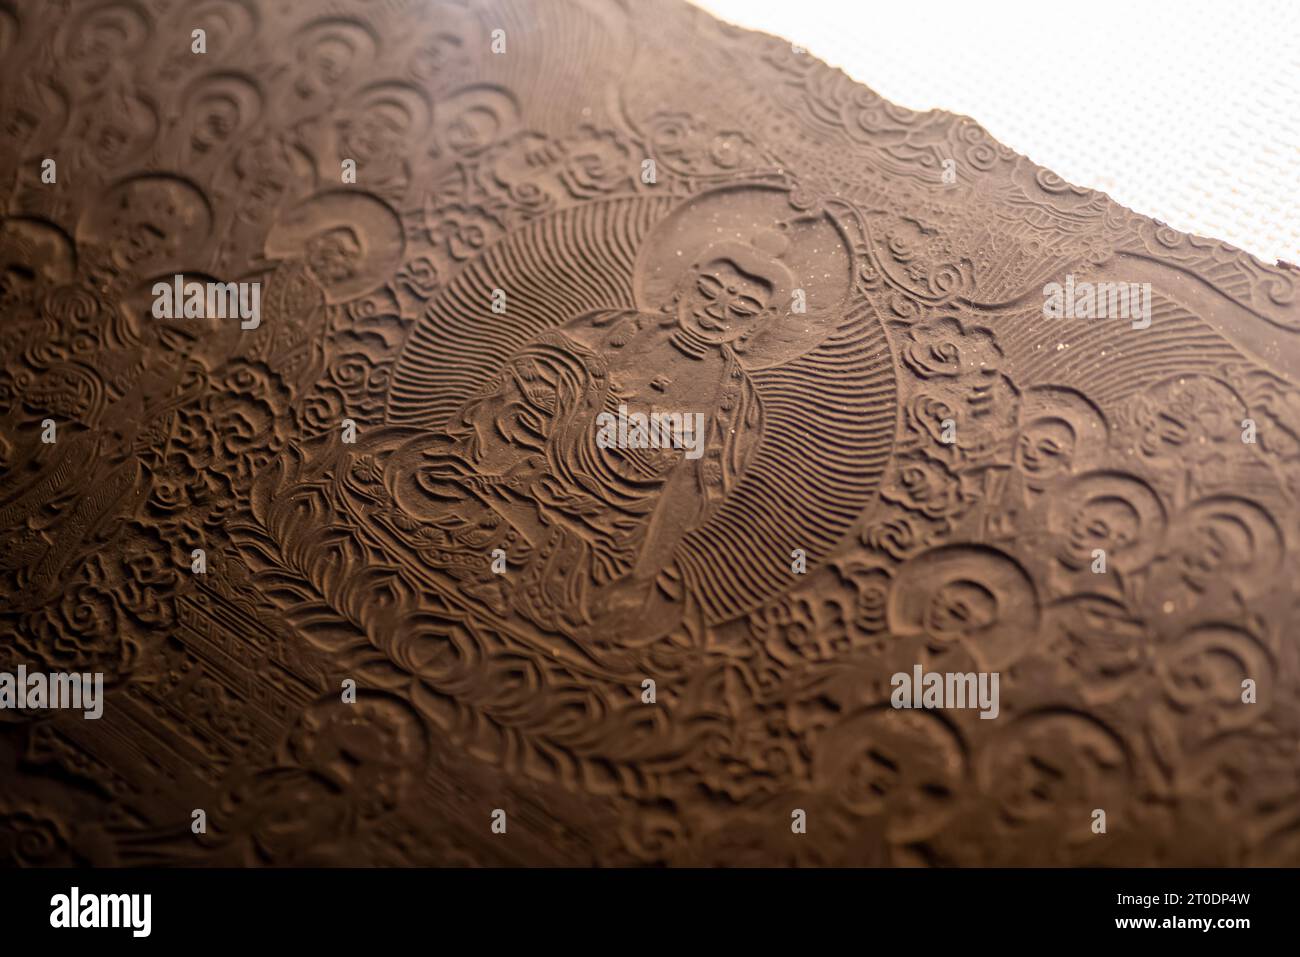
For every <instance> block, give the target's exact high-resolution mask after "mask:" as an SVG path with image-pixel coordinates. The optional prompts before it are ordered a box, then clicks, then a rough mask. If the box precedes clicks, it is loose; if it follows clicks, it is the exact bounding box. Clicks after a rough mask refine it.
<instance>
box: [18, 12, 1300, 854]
mask: <svg viewBox="0 0 1300 957" xmlns="http://www.w3.org/2000/svg"><path fill="white" fill-rule="evenodd" d="M195 30H202V31H203V36H204V38H205V44H206V46H205V50H204V51H203V52H201V53H196V52H194V49H193V43H194V40H193V36H194V31H195ZM498 46H499V47H500V49H497V47H498ZM0 63H2V64H3V65H2V66H0V76H2V77H3V80H2V81H0V118H2V119H3V124H2V125H0V316H2V317H3V318H2V321H0V539H2V541H0V635H2V636H3V640H2V641H0V672H6V673H14V672H16V671H17V669H18V668H19V667H20V666H22V667H25V668H26V669H28V670H29V671H44V672H61V671H75V672H99V673H102V674H103V676H104V705H103V715H102V717H101V718H99V719H96V720H86V719H85V717H84V716H83V714H82V713H80V712H78V711H59V710H40V711H32V710H26V711H24V710H21V709H7V710H0V855H2V856H3V859H4V861H5V863H6V864H10V865H15V864H16V865H56V864H95V865H150V864H155V865H156V864H171V865H177V864H179V865H235V866H255V865H271V864H324V865H336V864H337V865H357V864H416V865H424V864H438V865H527V864H571V865H591V864H601V865H633V864H673V865H718V864H725V865H755V864H761V865H786V864H801V865H819V864H820V865H913V864H946V865H1005V864H1013V865H1023V864H1045V865H1057V864H1063V865H1118V864H1133V865H1147V864H1187V865H1294V864H1297V863H1300V830H1298V829H1297V822H1298V821H1300V759H1297V754H1298V753H1300V752H1298V751H1297V748H1298V747H1300V645H1297V636H1296V630H1295V626H1296V623H1297V621H1298V620H1300V598H1297V596H1296V593H1295V582H1296V581H1297V572H1298V571H1300V504H1298V502H1297V497H1298V496H1300V289H1298V287H1300V272H1297V271H1296V270H1295V269H1293V268H1289V267H1286V266H1283V265H1267V264H1264V263H1261V262H1259V261H1257V260H1255V259H1253V258H1251V257H1250V256H1248V255H1246V254H1244V253H1241V252H1239V251H1237V250H1235V249H1233V248H1232V247H1229V246H1227V245H1225V244H1223V243H1219V242H1216V241H1213V240H1207V239H1202V238H1199V237H1193V236H1187V235H1184V234H1181V233H1177V232H1175V231H1173V230H1171V229H1168V228H1167V227H1164V226H1162V225H1161V224H1159V223H1157V222H1154V221H1152V220H1149V219H1147V218H1145V217H1142V216H1139V215H1137V214H1135V213H1133V212H1130V211H1129V210H1126V209H1123V208H1122V207H1119V206H1118V205H1116V204H1115V203H1113V202H1111V201H1110V200H1109V199H1108V198H1107V197H1105V196H1104V195H1102V194H1100V193H1096V192H1093V191H1091V190H1087V189H1083V188H1079V187H1075V186H1072V185H1070V184H1068V183H1065V182H1063V181H1061V180H1060V179H1059V178H1058V177H1056V176H1054V175H1053V174H1052V173H1051V172H1049V171H1047V170H1044V169H1042V168H1040V167H1037V166H1035V165H1034V164H1033V163H1031V162H1030V161H1029V160H1028V159H1026V158H1025V157H1022V156H1018V155H1016V154H1014V153H1012V152H1011V151H1009V150H1007V149H1006V148H1005V147H1003V146H1001V145H1000V144H999V143H997V142H996V141H994V140H992V139H991V138H990V137H989V136H988V135H987V134H986V133H985V132H984V131H983V130H982V129H981V128H980V127H979V126H978V125H977V124H976V123H975V122H973V121H971V120H969V119H967V118H965V117H958V116H953V115H951V114H946V113H940V112H930V113H914V112H911V111H908V110H904V109H901V108H899V107H896V106H894V105H892V104H890V103H888V102H886V101H884V100H882V99H881V98H879V97H877V96H876V95H875V94H873V93H872V92H871V91H870V90H868V89H866V88H865V87H863V86H861V85H859V84H856V83H854V82H852V81H851V80H850V79H849V78H847V77H846V76H845V75H843V74H842V73H840V72H839V71H837V70H834V69H832V68H830V67H827V66H825V65H824V64H822V63H820V62H819V61H817V60H816V59H815V58H813V57H811V56H809V55H808V54H806V53H802V52H799V51H797V50H794V49H792V48H791V47H790V45H789V44H788V43H785V42H783V41H781V40H778V39H776V38H772V37H766V36H762V35H759V34H754V33H750V32H747V31H743V30H739V29H736V28H732V27H728V26H726V25H724V24H721V23H718V22H716V21H714V20H712V19H711V18H709V17H708V16H706V15H705V14H703V13H701V12H699V11H697V10H695V9H694V8H691V7H689V6H687V5H685V4H682V3H678V2H676V0H654V2H649V3H643V2H638V3H635V4H633V3H619V2H615V0H590V2H588V0H554V2H547V3H534V2H530V0H482V2H478V0H475V2H467V3H458V2H447V3H435V2H422V0H421V2H417V0H409V2H407V0H388V2H380V0H371V2H365V0H346V2H345V0H340V2H332V3H307V2H283V3H281V2H274V3H272V2H260V0H200V2H197V3H188V2H170V0H155V2H149V3H144V2H135V0H104V2H94V3H91V2H84V3H83V2H74V0H57V2H51V3H46V4H39V5H37V4H18V3H13V2H10V0H0ZM50 159H52V160H54V161H55V164H56V167H55V168H56V169H57V175H56V176H55V178H54V179H53V180H50V179H49V177H48V176H47V175H46V170H47V167H46V166H45V161H46V160H50ZM349 162H350V163H351V164H352V168H353V170H354V171H355V178H354V179H353V180H349V179H348V178H347V175H346V170H347V168H348V164H349ZM341 171H343V172H342V175H341ZM647 171H649V173H650V175H647ZM177 274H181V275H183V276H184V277H185V279H186V280H194V281H198V282H202V283H249V284H251V283H257V284H258V286H259V288H260V294H261V300H260V303H261V306H260V319H259V321H257V322H256V323H241V322H240V321H239V319H238V317H236V318H210V317H206V316H189V317H185V316H181V317H177V318H159V317H158V314H157V312H156V307H157V296H158V293H157V292H156V289H157V284H158V283H160V282H161V283H163V284H167V283H170V282H171V281H172V278H173V276H175V275H177ZM1067 276H1069V277H1071V282H1076V281H1077V282H1078V283H1093V284H1097V283H1111V282H1116V283H1118V282H1122V283H1126V284H1128V283H1135V284H1147V288H1148V289H1149V293H1148V301H1147V306H1148V315H1147V317H1146V318H1147V320H1148V324H1147V325H1146V326H1144V327H1141V328H1138V327H1137V326H1139V325H1140V323H1136V322H1135V323H1130V322H1129V321H1127V319H1124V320H1118V319H1113V318H1112V319H1090V318H1047V317H1046V316H1045V313H1044V295H1045V292H1044V290H1045V288H1046V287H1047V286H1048V284H1051V283H1053V282H1056V283H1063V282H1065V280H1066V277H1067ZM793 301H798V303H799V307H798V308H797V309H792V306H791V303H792V302H793ZM620 408H626V409H629V410H633V411H641V412H647V413H648V412H651V411H666V412H690V413H691V414H694V413H696V412H698V414H699V416H700V419H699V421H700V423H701V425H702V429H701V431H700V434H699V440H700V441H699V445H698V448H697V449H693V450H692V454H690V455H685V454H683V453H682V450H680V449H665V448H648V449H647V448H635V447H620V446H617V445H616V446H613V447H611V446H609V445H608V443H604V442H602V441H600V440H599V431H600V426H599V422H600V421H601V416H602V414H610V413H614V412H616V411H617V410H619V409H620ZM51 421H52V422H53V423H54V425H55V428H56V431H57V439H56V440H54V441H49V440H47V437H48V436H47V434H48V431H49V426H48V423H49V422H51ZM1247 422H1249V423H1250V426H1249V429H1248V430H1247V425H1246V423H1247ZM349 424H350V430H349ZM1246 431H1249V438H1246ZM695 452H698V454H694V453H695ZM196 550H201V552H202V555H203V569H202V571H196V570H195V557H194V556H195V554H196ZM1099 552H1100V553H1102V554H1103V555H1104V561H1103V562H1102V564H1101V567H1100V568H1099V567H1098V561H1097V555H1098V553H1099ZM795 555H798V556H799V562H800V563H801V564H800V567H799V568H798V569H797V570H796V568H795V565H794V564H792V556H795ZM914 666H920V667H921V668H922V669H924V670H925V671H937V672H943V673H966V672H996V673H998V674H999V675H1000V677H1001V693H1000V713H999V714H998V716H997V718H996V720H982V719H981V716H980V714H979V713H978V712H976V711H973V710H952V709H936V710H924V709H899V708H896V707H894V706H892V705H891V692H892V690H893V689H892V688H891V676H893V675H895V674H897V673H899V672H904V673H909V674H910V673H911V672H912V669H913V667H914ZM647 680H649V681H650V682H653V689H654V693H653V696H652V697H653V700H652V701H648V700H647V692H646V687H647V686H646V682H647ZM346 682H354V683H355V687H356V696H355V701H352V700H348V698H347V695H346V694H341V689H342V688H343V687H344V684H345V683H346ZM1243 683H1249V684H1250V685H1251V687H1252V688H1253V700H1252V701H1250V702H1249V703H1245V702H1244V701H1243V691H1242V689H1243ZM196 809H202V810H203V811H204V814H205V820H206V824H205V827H204V828H202V829H201V830H200V831H197V832H196V830H195V828H194V816H193V814H194V811H195V810H196ZM1095 809H1104V810H1105V812H1106V819H1107V822H1108V826H1107V830H1106V832H1105V833H1104V834H1098V833H1096V831H1095V830H1094V829H1093V828H1092V827H1091V826H1090V825H1091V824H1092V822H1093V817H1092V815H1093V812H1094V810H1095ZM496 810H504V811H505V814H506V816H507V817H508V820H509V827H508V829H507V830H506V832H505V833H504V834H503V833H496V832H495V831H494V830H493V827H492V824H493V814H494V811H496ZM796 810H798V811H801V812H803V813H804V815H805V816H806V820H807V828H806V832H802V831H800V830H799V829H797V828H792V826H791V817H792V812H794V811H796Z"/></svg>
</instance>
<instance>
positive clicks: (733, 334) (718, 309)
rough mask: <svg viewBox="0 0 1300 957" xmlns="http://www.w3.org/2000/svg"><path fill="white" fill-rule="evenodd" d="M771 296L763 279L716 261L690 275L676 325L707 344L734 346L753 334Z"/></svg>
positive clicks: (682, 296)
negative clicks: (749, 334)
mask: <svg viewBox="0 0 1300 957" xmlns="http://www.w3.org/2000/svg"><path fill="white" fill-rule="evenodd" d="M772 295H773V289H772V284H771V283H770V282H768V281H767V280H766V279H763V278H762V277H759V276H752V275H750V274H749V273H746V272H744V271H742V270H741V269H740V268H739V267H737V266H736V264H735V263H733V262H732V261H731V260H729V259H715V260H712V261H711V262H708V263H705V264H704V265H702V266H700V267H699V268H698V269H697V270H695V271H693V272H692V274H691V280H690V281H689V282H688V283H687V284H686V285H685V287H684V288H683V290H682V292H681V295H680V297H679V298H678V300H677V321H678V322H679V323H680V324H681V325H682V328H684V329H689V330H690V331H691V332H694V333H695V334H696V335H698V336H700V337H701V338H703V339H705V340H707V341H708V342H713V343H719V344H721V343H724V342H734V341H735V340H736V339H739V338H740V337H741V336H742V335H745V334H746V333H748V332H751V331H753V329H754V327H755V326H756V325H757V323H758V322H760V321H761V317H762V316H763V314H764V312H766V310H767V308H768V306H769V305H770V304H771V301H772Z"/></svg>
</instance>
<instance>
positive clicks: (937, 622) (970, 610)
mask: <svg viewBox="0 0 1300 957" xmlns="http://www.w3.org/2000/svg"><path fill="white" fill-rule="evenodd" d="M996 620H997V599H996V598H994V597H993V594H992V593H991V592H990V591H989V590H988V589H986V588H984V587H983V586H981V585H978V584H976V583H975V582H968V581H954V582H948V583H947V584H946V585H944V586H943V587H942V588H940V589H939V590H938V591H937V592H936V593H935V595H934V598H933V599H932V600H931V601H930V606H929V607H928V608H927V609H926V616H925V625H926V629H927V631H928V632H929V633H930V636H931V637H933V638H940V639H945V640H952V639H954V638H959V637H961V636H962V635H965V634H969V633H970V632H972V631H977V630H979V629H981V628H987V627H988V626H989V625H992V624H993V623H994V622H995V621H996Z"/></svg>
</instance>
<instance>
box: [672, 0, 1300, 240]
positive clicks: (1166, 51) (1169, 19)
mask: <svg viewBox="0 0 1300 957" xmlns="http://www.w3.org/2000/svg"><path fill="white" fill-rule="evenodd" d="M694 2H695V3H696V4H697V5H698V6H700V7H703V8H704V9H705V10H708V11H709V12H710V13H712V14H713V15H714V16H717V17H719V18H721V19H723V20H727V21H729V22H731V23H735V24H738V25H739V26H744V27H750V28H752V29H755V30H762V31H764V32H766V33H772V34H775V35H777V36H780V37H784V38H786V39H788V40H790V41H791V42H793V43H797V44H799V45H800V46H803V47H806V48H807V49H808V51H809V52H810V53H812V54H813V55H814V56H816V57H818V58H820V59H822V60H824V61H826V62H827V63H830V64H831V65H833V66H837V67H840V68H841V69H843V70H844V71H845V72H846V73H848V74H849V75H850V76H851V77H853V79H855V80H858V81H859V82H862V83H865V84H866V85H867V86H869V87H871V88H872V89H874V90H875V91H876V92H877V93H879V94H880V95H882V96H884V97H886V98H888V99H890V100H893V101H894V102H895V103H898V104H900V105H902V106H906V107H909V108H911V109H914V110H928V109H934V108H938V109H943V110H949V111H951V112H953V113H964V114H966V115H968V116H970V117H972V118H973V119H975V120H976V121H978V122H979V123H980V124H981V125H983V126H984V128H985V129H987V130H988V131H989V132H990V133H991V134H992V135H993V136H994V137H996V138H997V139H999V140H1001V141H1002V142H1003V143H1005V144H1007V145H1008V146H1010V147H1011V148H1012V149H1014V150H1016V151H1017V152H1020V153H1024V154H1026V155H1028V156H1029V157H1030V158H1031V159H1033V160H1034V161H1035V162H1037V163H1040V164H1042V165H1043V166H1046V167H1049V168H1050V169H1052V170H1053V171H1055V172H1056V173H1059V174H1060V175H1061V176H1063V177H1065V179H1067V180H1069V181H1070V182H1072V183H1075V184H1077V185H1080V186H1088V187H1092V188H1094V189H1100V190H1102V191H1104V192H1106V193H1108V194H1109V195H1110V196H1111V197H1112V198H1113V199H1115V200H1116V201H1118V202H1120V203H1122V204H1123V205H1125V206H1128V207H1130V208H1131V209H1134V210H1136V211H1137V212H1139V213H1143V214H1145V215H1147V216H1153V217H1155V218H1156V219H1159V220H1162V221H1163V222H1166V223H1168V224H1169V225H1171V226H1173V227H1174V228H1176V229H1180V230H1183V231H1185V232H1190V233H1196V234H1199V235H1202V236H1212V237H1215V238H1218V239H1225V240H1227V241H1228V242H1230V243H1232V244H1233V245H1236V246H1239V247H1241V248H1242V249H1245V250H1247V251H1249V252H1252V253H1254V254H1255V255H1256V256H1258V257H1260V258H1261V259H1263V260H1265V261H1267V262H1272V261H1274V260H1276V259H1279V258H1280V259H1285V260H1287V261H1289V262H1292V263H1300V0H1240V2H1233V0H1220V2H1218V3H1215V2H1207V0H1127V2H1114V0H1095V2H1089V3H1086V4H1079V3H1070V4H1065V3H1052V2H1050V0H1048V2H1044V3H1013V2H995V0H983V2H981V0H964V2H957V0H910V2H908V0H903V2H899V0H886V2H880V0H694Z"/></svg>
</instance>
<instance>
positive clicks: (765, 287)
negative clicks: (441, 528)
mask: <svg viewBox="0 0 1300 957" xmlns="http://www.w3.org/2000/svg"><path fill="white" fill-rule="evenodd" d="M781 246H782V244H781V242H780V237H779V236H776V235H775V234H772V235H770V236H767V237H763V238H761V239H760V240H759V244H752V243H743V242H737V241H725V242H720V243H715V244H711V245H709V246H708V247H706V248H705V249H704V250H703V251H702V253H701V255H700V256H699V257H698V259H697V261H696V262H695V263H694V264H693V265H691V266H690V267H689V268H688V269H687V270H686V272H685V273H684V274H683V276H682V277H681V279H680V281H679V282H678V283H677V286H676V288H675V291H674V293H673V295H672V301H671V302H670V303H668V304H666V305H665V306H664V307H663V309H662V311H661V312H660V313H658V314H649V313H644V312H636V311H604V312H598V313H594V314H588V315H584V316H581V317H579V318H577V319H575V320H573V321H572V322H570V323H568V324H566V325H565V326H563V327H561V328H559V329H557V330H554V331H551V332H546V333H543V334H542V335H540V336H538V337H536V338H535V339H534V340H533V341H532V342H530V343H528V344H527V345H526V346H525V347H524V348H522V349H521V350H519V351H518V352H517V353H516V354H515V355H514V356H513V357H512V358H511V360H510V361H509V362H508V363H507V364H506V366H505V368H504V369H503V370H502V371H501V372H500V373H499V374H498V375H497V376H496V377H495V378H494V379H493V380H491V381H490V382H489V383H488V384H487V385H486V387H485V388H483V389H482V390H481V391H480V392H479V394H478V395H477V396H475V397H473V398H472V399H470V400H469V401H468V402H466V403H465V404H464V405H463V407H462V409H461V411H460V413H459V414H458V415H457V416H455V417H454V418H453V421H452V422H450V423H448V426H447V429H446V432H445V435H443V436H440V437H438V438H437V439H435V440H434V441H433V442H432V443H430V442H429V440H428V439H427V438H426V439H423V440H422V441H420V442H417V443H414V444H413V445H412V446H411V447H408V448H407V449H406V450H404V451H403V452H402V453H399V460H401V461H402V463H403V464H402V465H401V466H400V468H399V473H398V476H399V477H398V479H397V481H396V484H395V487H394V493H395V497H396V499H397V501H398V502H399V504H400V505H401V506H402V507H403V508H404V509H405V510H406V511H408V512H409V513H411V514H412V515H413V516H416V517H419V518H421V519H423V520H425V521H430V522H440V523H443V524H444V525H445V522H446V520H447V519H446V513H447V511H451V512H454V513H455V514H456V515H457V516H458V519H457V522H458V524H460V525H463V526H464V528H462V529H460V530H459V531H460V532H468V530H469V529H470V528H475V527H478V528H482V527H485V526H490V525H491V523H492V519H491V518H490V517H489V516H488V515H486V514H482V513H484V512H486V513H490V515H494V516H497V517H498V518H500V519H504V520H505V521H506V522H507V523H508V524H509V525H510V526H511V527H512V528H514V529H516V530H518V532H519V533H520V534H521V535H522V538H523V539H524V540H525V541H526V542H527V543H528V548H527V550H526V551H525V550H523V549H520V550H519V551H518V552H517V553H516V554H515V555H512V556H510V560H511V564H512V566H514V565H517V564H522V565H523V568H522V571H521V573H520V574H519V578H518V584H517V585H516V586H515V587H514V590H513V604H514V607H515V609H516V610H517V611H518V612H519V613H521V614H523V615H524V616H525V617H527V618H529V619H531V620H533V621H534V622H535V623H536V624H539V625H541V626H543V627H546V628H558V629H560V630H564V631H567V632H570V633H582V632H585V631H588V630H598V631H600V632H601V633H603V634H605V635H609V636H610V637H617V635H618V633H619V631H620V630H621V625H622V624H623V623H624V622H631V621H633V620H640V619H641V618H642V617H643V616H644V615H645V614H649V613H653V611H652V610H653V609H654V608H655V607H656V606H664V607H667V606H669V605H671V604H672V602H673V599H674V597H675V596H673V595H672V594H671V590H672V581H671V579H672V572H671V569H670V566H671V562H672V553H673V549H674V547H675V546H676V544H677V542H678V541H679V539H680V538H681V536H682V535H683V534H685V533H686V532H687V531H689V530H690V529H692V528H695V527H698V526H699V525H700V524H701V523H702V522H703V521H704V520H705V519H706V517H707V515H708V513H709V511H710V510H711V509H712V508H713V507H714V505H715V504H716V503H717V502H718V501H720V500H721V499H722V497H723V496H724V495H725V494H726V493H727V491H728V490H729V489H730V488H731V487H732V486H733V485H734V483H735V482H736V481H737V479H738V477H739V475H740V473H741V471H742V470H743V468H744V465H745V462H746V460H747V458H748V455H749V453H750V452H751V450H752V448H753V447H754V445H755V444H756V442H757V435H756V434H755V430H754V426H755V425H756V424H757V419H758V414H759V403H758V398H757V394H756V392H755V390H754V388H753V385H752V384H751V382H750V381H749V377H748V376H747V374H746V372H745V370H744V368H743V366H742V364H741V358H740V357H741V355H743V351H744V349H745V346H746V343H747V342H748V341H749V340H750V339H751V338H752V337H753V336H754V335H755V334H756V333H757V332H758V331H759V330H760V329H761V328H762V326H763V324H764V323H765V322H766V321H769V320H770V319H771V318H772V317H773V316H774V315H775V314H776V312H777V309H778V304H783V303H785V302H787V301H788V300H789V297H790V293H791V289H792V288H793V286H794V282H793V280H792V276H791V273H790V271H789V270H788V269H787V268H786V267H785V266H784V265H783V264H782V263H781V261H780V259H779V258H778V256H777V255H776V253H777V252H778V251H779V250H780V249H781ZM620 405H624V406H626V407H627V410H628V412H629V414H631V413H634V412H644V413H650V412H656V411H660V412H680V413H694V412H702V413H703V414H704V416H705V423H706V426H705V438H704V448H705V453H704V455H703V456H702V457H700V458H699V459H689V458H687V457H686V456H685V454H684V452H683V450H682V449H677V448H659V449H653V448H651V449H645V448H620V447H610V448H602V447H600V444H599V443H598V442H597V440H596V436H597V432H598V431H599V430H598V425H597V416H598V415H600V413H602V412H608V411H611V410H614V409H617V408H618V407H619V406H620ZM453 538H454V534H453V535H449V536H448V539H447V541H446V542H445V543H444V544H445V545H447V547H448V548H451V549H452V552H447V551H445V550H444V560H443V561H442V562H439V563H437V564H441V565H443V567H444V568H445V567H448V566H451V565H461V564H462V563H463V560H464V559H466V558H468V557H469V556H468V555H464V556H462V555H454V554H453V553H454V552H455V549H454V547H453V542H452V541H451V539H453ZM465 545H466V547H467V548H468V549H470V550H473V551H476V552H477V550H478V549H479V548H480V547H481V543H480V542H475V541H473V538H472V537H471V538H470V539H466V541H465ZM477 553H478V555H479V558H480V560H479V563H478V564H479V565H480V566H482V568H483V569H484V572H483V573H484V575H488V574H490V572H488V571H487V567H486V566H487V561H486V560H485V558H486V556H483V554H482V553H481V552H477ZM657 586H658V587H657ZM463 587H464V586H463ZM660 610H662V609H660Z"/></svg>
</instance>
